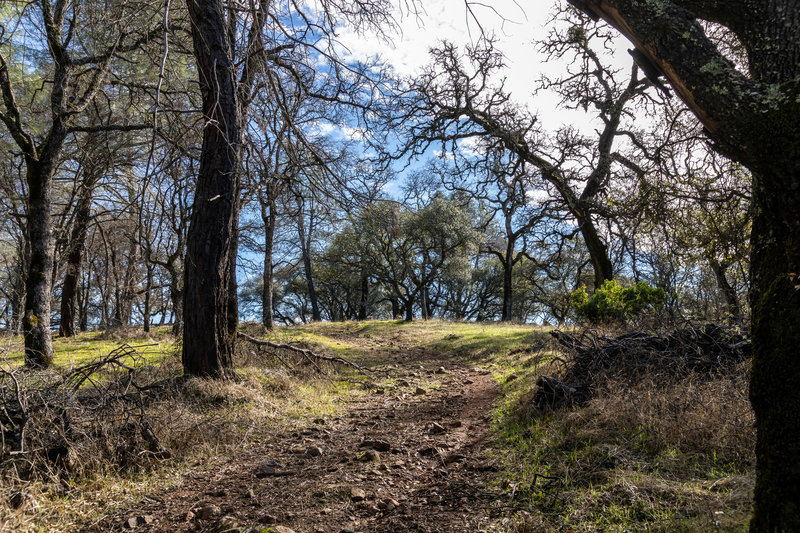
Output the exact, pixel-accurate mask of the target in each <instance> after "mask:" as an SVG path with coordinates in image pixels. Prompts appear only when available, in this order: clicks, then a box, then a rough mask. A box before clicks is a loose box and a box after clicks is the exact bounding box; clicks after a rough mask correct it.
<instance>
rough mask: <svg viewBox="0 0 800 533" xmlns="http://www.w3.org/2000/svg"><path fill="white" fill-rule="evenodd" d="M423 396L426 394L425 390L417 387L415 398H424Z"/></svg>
mask: <svg viewBox="0 0 800 533" xmlns="http://www.w3.org/2000/svg"><path fill="white" fill-rule="evenodd" d="M423 394H425V389H423V388H422V387H417V388H416V390H415V391H414V396H422V395H423Z"/></svg>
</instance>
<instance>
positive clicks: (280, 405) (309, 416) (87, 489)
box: [0, 337, 361, 531]
mask: <svg viewBox="0 0 800 533" xmlns="http://www.w3.org/2000/svg"><path fill="white" fill-rule="evenodd" d="M125 338H127V337H125ZM97 342H98V343H100V342H108V341H107V340H103V341H100V340H99V339H98V340H97ZM103 358H108V354H107V353H106V354H104V356H103ZM103 358H101V360H102V359H103ZM266 362H267V361H265V360H264V358H259V359H258V360H252V361H250V363H249V364H248V365H247V366H239V367H238V368H237V378H236V379H235V380H231V381H216V380H207V379H197V378H191V379H188V380H187V379H184V378H182V377H181V376H180V374H181V367H180V361H179V354H178V353H175V352H172V353H170V354H166V355H165V356H164V357H157V358H156V357H154V358H153V359H152V360H148V359H147V357H142V356H141V355H134V356H133V358H130V357H128V358H123V359H121V363H122V364H124V365H125V366H124V367H123V366H114V365H109V364H100V363H97V364H98V366H97V368H94V367H92V369H91V372H90V374H91V377H90V378H89V379H86V380H83V381H81V382H80V383H79V384H78V385H76V383H77V382H76V378H75V375H76V373H77V374H81V369H82V368H86V367H87V365H91V364H93V363H92V362H91V361H90V362H89V363H86V364H85V365H81V366H73V365H70V366H68V367H62V368H55V369H53V370H48V371H46V372H29V371H25V370H21V369H15V368H14V366H11V365H9V366H8V367H7V369H6V370H5V371H4V372H5V374H3V376H4V378H5V379H4V381H3V382H2V384H0V385H2V386H0V389H1V390H2V391H3V398H2V404H3V406H4V407H5V408H6V409H7V410H8V412H6V413H5V416H0V418H2V423H3V425H4V428H5V430H6V432H5V433H7V434H8V435H11V434H12V433H13V432H14V429H15V428H14V427H13V426H14V423H15V422H16V423H17V426H16V429H18V427H19V424H18V422H19V421H20V419H19V416H17V415H19V414H20V413H19V407H20V402H19V401H18V396H17V393H16V390H17V388H16V386H15V384H14V382H15V380H16V383H17V384H18V385H19V390H20V396H19V398H20V399H21V400H22V402H21V403H22V405H23V406H24V411H25V413H24V414H25V415H26V416H27V421H26V424H25V439H24V443H25V445H24V447H23V448H22V449H20V446H19V442H12V441H10V440H9V441H6V442H5V447H4V449H3V450H2V451H1V453H0V530H2V531H37V530H41V529H42V528H44V529H46V530H50V531H56V530H58V531H65V530H69V529H74V528H78V527H86V525H87V523H91V522H92V521H93V520H94V518H93V517H100V516H102V514H103V513H105V512H107V511H109V510H110V508H112V507H114V506H124V505H126V504H127V505H133V504H135V501H136V499H137V498H140V497H141V495H142V494H144V493H147V492H151V491H153V490H154V489H156V488H160V489H164V488H166V487H168V486H169V485H170V484H171V483H175V482H176V480H177V478H178V474H179V473H180V472H181V471H183V470H185V469H186V468H191V467H192V465H196V464H203V463H208V462H211V461H215V460H219V458H220V457H226V456H229V455H232V454H235V453H236V452H237V451H238V450H243V449H246V448H248V447H249V446H251V445H252V444H253V443H254V442H262V441H264V440H266V439H269V438H271V437H270V436H271V435H276V434H278V433H280V432H286V431H291V430H293V429H294V428H296V427H300V426H305V425H307V424H309V423H310V421H311V420H313V419H314V418H317V417H320V416H327V415H330V414H333V413H338V412H341V411H342V410H343V409H344V403H345V401H346V398H345V396H347V395H353V394H355V395H357V394H360V393H361V392H360V391H357V390H350V388H349V387H350V386H349V385H348V384H347V383H341V382H334V381H331V380H324V379H318V378H315V377H311V376H309V375H290V374H289V373H287V372H286V371H285V370H284V369H282V368H280V367H274V366H267V365H265V363H266ZM11 376H13V378H12V377H11ZM131 381H133V385H132V384H131ZM12 411H15V412H12ZM11 419H14V420H11Z"/></svg>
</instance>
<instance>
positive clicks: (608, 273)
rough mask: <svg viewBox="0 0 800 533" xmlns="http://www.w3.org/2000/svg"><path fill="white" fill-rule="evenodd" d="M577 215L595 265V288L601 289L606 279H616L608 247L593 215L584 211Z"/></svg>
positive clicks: (590, 257)
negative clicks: (598, 230)
mask: <svg viewBox="0 0 800 533" xmlns="http://www.w3.org/2000/svg"><path fill="white" fill-rule="evenodd" d="M575 217H576V218H577V219H578V224H580V230H581V235H582V236H583V242H584V243H586V248H587V249H588V250H589V259H591V261H592V266H593V267H594V288H595V289H599V288H600V287H601V286H602V285H603V282H604V281H606V280H611V279H614V266H613V265H612V264H611V259H609V258H608V248H607V247H606V244H605V243H604V242H603V239H601V238H600V235H599V234H598V233H597V228H596V227H595V225H594V222H593V221H592V219H591V216H590V215H589V214H588V213H587V214H583V213H582V214H580V215H578V214H575Z"/></svg>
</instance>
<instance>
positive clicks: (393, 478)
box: [107, 347, 498, 533]
mask: <svg viewBox="0 0 800 533" xmlns="http://www.w3.org/2000/svg"><path fill="white" fill-rule="evenodd" d="M397 353H398V352H395V354H397ZM400 353H402V351H401V352H400ZM423 361H424V363H425V367H424V368H422V367H421V365H420V363H421V362H423ZM392 362H393V363H394V368H393V370H392V373H393V374H394V375H395V377H397V378H398V379H397V386H396V387H389V388H387V389H386V390H378V391H373V392H370V393H369V394H366V395H364V396H363V397H361V398H360V399H358V400H356V401H354V402H353V403H352V404H350V405H349V406H348V409H347V412H345V413H344V414H343V415H342V416H340V417H337V418H332V419H328V420H317V421H315V423H314V424H312V425H310V426H309V427H307V428H305V429H302V430H300V431H297V432H295V433H292V434H286V435H281V436H279V437H278V438H277V439H274V440H272V441H270V442H268V443H265V444H264V445H263V446H260V447H257V448H256V449H254V450H253V451H251V452H249V453H247V454H244V455H239V456H237V457H233V458H231V460H230V462H229V463H228V464H227V466H223V467H222V468H213V469H212V468H206V469H203V468H198V469H195V470H194V471H192V472H190V473H189V474H187V475H186V476H185V477H184V480H183V483H182V484H181V485H180V486H179V487H177V488H175V489H174V490H172V491H170V492H169V493H168V494H161V495H156V496H154V497H153V498H151V499H148V500H146V501H147V502H148V503H146V504H144V505H143V506H142V507H141V508H139V509H135V510H130V511H129V512H128V513H126V514H125V515H123V516H117V517H116V518H115V519H114V520H115V522H114V527H115V528H116V529H119V524H120V523H122V524H123V527H124V528H126V529H129V530H130V529H131V528H129V527H128V526H127V521H128V520H129V519H131V518H133V520H132V524H131V525H136V517H139V524H138V525H136V527H135V528H133V529H134V530H135V531H136V532H139V531H142V532H155V531H158V532H162V531H164V532H166V531H169V532H182V531H214V532H221V531H246V530H250V531H259V530H260V529H261V528H269V527H273V528H275V531H278V532H281V533H288V532H290V531H294V532H296V533H323V532H324V533H342V532H364V533H367V532H381V533H383V532H395V531H397V532H400V531H403V532H476V531H485V530H488V529H487V528H489V524H490V523H493V522H496V519H497V516H491V514H492V511H491V509H492V508H493V501H494V497H493V495H492V493H491V489H489V488H487V484H488V483H489V480H490V477H491V475H492V471H493V470H494V468H493V466H492V464H491V462H490V461H488V460H487V458H486V457H485V456H484V451H485V439H486V437H487V432H488V430H489V425H490V419H489V412H490V408H491V404H492V401H493V400H494V398H495V397H496V395H497V393H498V391H497V387H496V385H495V383H494V381H493V380H492V378H491V376H489V375H487V373H486V372H481V371H479V370H477V369H474V368H471V367H469V366H467V365H465V364H462V363H459V362H456V361H452V360H449V359H447V358H446V357H444V356H442V355H441V354H437V353H430V352H424V351H422V350H420V349H418V348H417V349H414V348H410V347H409V350H408V351H405V354H403V355H396V356H395V357H394V361H392ZM423 390H424V392H423ZM145 518H146V519H147V522H148V523H142V522H144V521H145ZM107 525H111V524H107ZM237 528H238V529H237ZM284 528H289V529H284Z"/></svg>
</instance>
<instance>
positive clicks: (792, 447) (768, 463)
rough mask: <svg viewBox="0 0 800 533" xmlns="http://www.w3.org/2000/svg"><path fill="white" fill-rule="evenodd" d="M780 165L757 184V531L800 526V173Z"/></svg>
mask: <svg viewBox="0 0 800 533" xmlns="http://www.w3.org/2000/svg"><path fill="white" fill-rule="evenodd" d="M798 151H800V150H798V147H797V146H795V149H794V161H795V163H796V162H797V161H798V160H800V159H799V158H798ZM775 157H785V158H787V159H789V160H790V161H791V157H790V154H775ZM775 170H776V174H778V175H771V176H768V177H767V178H765V177H764V176H762V175H759V174H757V173H755V172H754V183H753V207H754V219H753V233H752V250H753V252H752V265H751V283H752V287H751V293H750V305H751V309H752V334H753V367H752V374H751V383H750V400H751V402H752V405H753V410H754V411H755V415H756V430H757V435H758V437H757V442H756V488H755V512H754V515H753V519H752V522H751V524H750V531H752V532H753V533H756V532H758V533H761V532H770V533H771V532H776V531H781V532H783V531H800V409H798V406H800V386H798V384H800V364H798V358H797V353H798V352H797V349H798V348H797V347H798V346H800V276H799V275H800V246H799V245H798V243H800V211H799V210H798V206H800V170H798V169H796V168H795V169H780V168H779V169H775ZM768 178H772V179H768Z"/></svg>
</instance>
